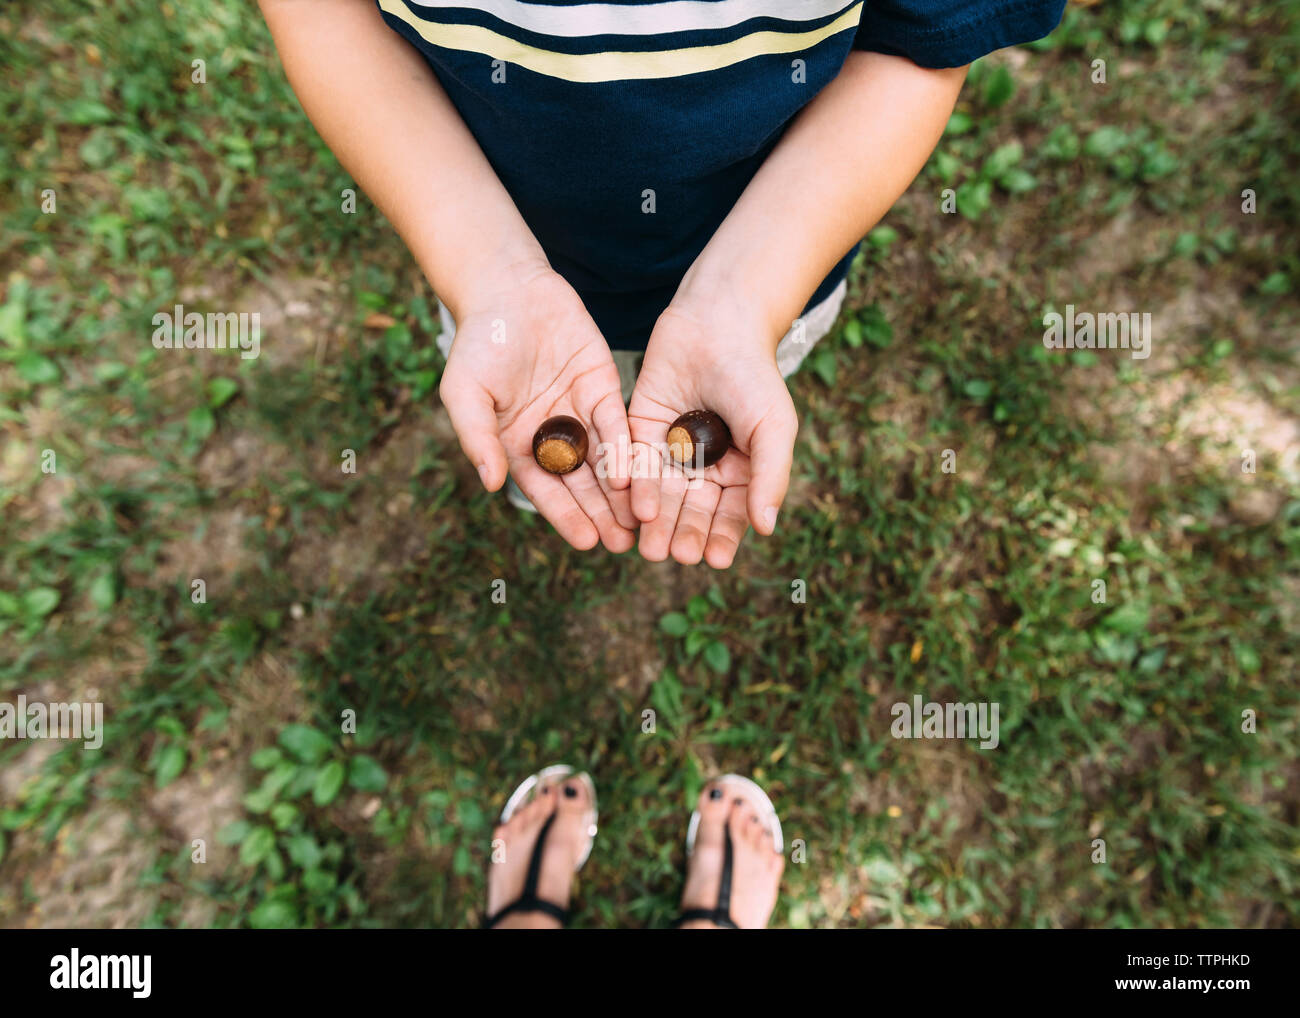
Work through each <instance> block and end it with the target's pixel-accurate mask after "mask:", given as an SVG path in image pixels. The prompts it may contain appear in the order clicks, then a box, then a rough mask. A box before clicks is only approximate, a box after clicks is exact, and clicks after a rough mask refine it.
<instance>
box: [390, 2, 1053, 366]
mask: <svg viewBox="0 0 1300 1018" xmlns="http://www.w3.org/2000/svg"><path fill="white" fill-rule="evenodd" d="M377 2H378V5H379V8H380V10H381V11H383V15H384V19H385V21H387V23H388V24H389V26H390V27H391V28H393V29H394V30H395V31H396V32H398V33H399V34H401V35H402V36H403V37H404V38H405V39H407V40H408V41H409V42H410V43H411V44H412V45H414V46H415V47H416V48H417V49H418V50H419V51H420V53H421V54H422V55H423V56H424V58H425V60H427V61H428V63H429V65H430V66H431V67H432V68H433V71H434V73H435V74H436V75H437V77H438V80H439V81H440V82H441V83H442V86H443V88H445V89H446V91H447V94H448V96H449V97H450V98H451V101H452V102H453V103H454V104H455V106H456V108H457V110H459V111H460V115H461V117H462V118H463V119H464V120H465V123H466V124H467V125H468V127H469V129H470V131H471V132H472V133H473V134H474V136H475V138H477V139H478V143H479V145H480V146H481V147H482V149H483V152H484V154H485V155H486V156H487V158H488V161H489V162H490V163H491V164H492V167H493V169H495V170H496V173H497V175H498V176H499V177H500V178H501V181H502V183H503V184H504V185H505V187H506V189H507V190H508V191H509V192H510V195H511V197H512V198H513V199H514V201H515V204H516V205H517V206H518V207H519V211H520V213H521V214H522V215H523V217H524V220H525V221H526V222H527V223H528V226H529V227H530V228H531V229H532V231H533V233H534V235H535V236H536V237H537V239H538V241H539V242H540V244H541V245H542V248H543V250H545V252H546V254H547V257H548V258H549V259H550V261H551V265H552V266H553V267H554V268H555V270H556V271H557V272H559V273H560V274H561V275H562V276H564V278H565V279H567V280H568V281H569V283H570V284H572V285H573V287H574V288H575V289H576V290H577V292H578V293H579V295H580V296H581V297H582V299H583V302H584V303H585V304H586V306H587V310H588V311H589V312H590V313H591V315H592V317H593V318H594V319H595V321H596V324H597V325H598V326H599V327H600V329H601V332H602V333H603V334H604V336H605V339H606V340H607V341H608V342H609V344H610V346H611V347H613V348H615V349H643V348H644V347H645V345H646V341H647V339H648V338H649V336H650V330H651V329H652V328H653V326H654V323H655V320H656V319H657V318H658V317H659V314H660V312H662V311H663V309H664V308H665V307H667V305H668V302H669V300H670V299H671V298H672V296H673V293H674V292H675V291H676V289H677V285H678V283H679V282H680V281H681V278H682V276H683V275H684V274H685V273H686V270H687V269H688V268H690V266H691V263H692V262H693V261H694V260H695V258H696V256H697V255H698V254H699V253H700V251H701V250H703V248H704V245H705V244H707V243H708V241H709V239H710V238H711V237H712V236H713V233H714V231H715V230H716V229H717V228H718V226H719V224H721V222H722V220H723V219H724V218H725V217H726V215H727V213H728V212H730V211H731V208H732V206H733V205H734V204H735V203H736V200H737V199H738V198H739V197H740V195H741V192H743V191H744V189H745V187H746V186H747V185H748V183H749V181H750V180H751V179H752V178H753V176H754V174H755V173H756V172H757V171H758V168H759V166H761V165H762V162H763V160H764V159H765V158H766V157H767V154H768V153H769V152H771V151H772V148H773V147H774V146H775V145H776V143H777V141H778V140H780V137H781V134H782V132H783V131H784V130H785V127H786V126H787V125H788V124H789V122H790V120H791V119H792V118H793V117H794V115H795V114H796V113H798V112H799V110H800V109H802V108H803V107H804V106H805V105H807V104H808V102H809V101H811V100H812V98H813V97H814V96H815V95H816V94H817V93H818V92H819V91H820V90H821V89H822V88H823V87H825V86H826V85H827V84H828V83H829V82H830V81H831V80H832V79H833V78H834V77H835V75H836V74H837V73H838V72H839V70H840V67H841V66H842V65H843V63H844V60H845V58H846V57H847V56H848V54H849V53H850V52H851V51H852V50H854V49H866V50H875V51H878V52H882V53H890V54H895V55H899V56H904V57H908V58H909V59H911V60H913V61H915V62H916V63H918V64H920V65H921V66H923V67H958V66H961V65H962V64H967V63H970V62H971V61H972V60H974V59H976V58H977V57H980V56H983V55H984V54H985V53H988V52H990V51H992V50H994V49H998V48H1000V47H1002V46H1008V45H1012V44H1015V43H1021V42H1027V41H1030V40H1032V39H1036V38H1040V37H1041V36H1044V35H1046V34H1047V33H1048V32H1050V31H1051V30H1052V29H1053V28H1054V27H1055V26H1056V24H1057V22H1058V21H1059V20H1060V17H1061V12H1062V10H1063V8H1064V6H1065V0H1020V2H1016V0H972V2H963V0H883V2H871V0H866V2H864V0H853V2H846V0H655V2H646V0H623V2H620V3H587V2H581V3H578V2H573V0H545V2H528V3H524V2H521V0H438V2H433V0H431V2H423V3H422V2H418V0H377ZM851 257H852V252H848V253H846V255H845V257H844V258H843V260H841V262H840V263H839V264H838V265H837V266H836V267H835V269H834V270H833V271H832V272H831V274H830V275H829V276H828V277H827V278H826V280H825V281H824V282H823V283H822V285H821V286H820V287H818V289H817V292H816V293H814V294H813V295H812V297H811V299H810V300H809V302H808V304H809V306H812V305H813V304H816V303H817V302H818V301H820V300H821V299H823V298H824V297H826V296H827V295H828V294H829V293H830V292H831V290H833V289H834V288H835V286H836V285H838V283H839V281H840V280H841V279H842V278H843V277H844V274H845V272H846V270H847V268H848V264H849V261H850V260H851Z"/></svg>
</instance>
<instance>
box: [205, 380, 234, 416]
mask: <svg viewBox="0 0 1300 1018" xmlns="http://www.w3.org/2000/svg"><path fill="white" fill-rule="evenodd" d="M238 391H239V383H238V382H236V381H235V380H234V379H233V378H214V379H212V381H210V382H209V383H208V406H209V407H211V408H212V409H213V410H216V409H218V408H220V407H223V406H225V405H226V404H227V403H229V402H230V400H231V399H232V398H233V397H234V395H235V393H237V392H238Z"/></svg>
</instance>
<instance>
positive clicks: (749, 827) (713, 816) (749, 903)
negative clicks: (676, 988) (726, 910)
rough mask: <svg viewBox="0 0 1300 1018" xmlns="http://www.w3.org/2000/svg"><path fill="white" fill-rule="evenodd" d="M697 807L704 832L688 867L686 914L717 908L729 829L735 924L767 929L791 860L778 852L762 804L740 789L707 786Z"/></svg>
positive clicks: (689, 925)
mask: <svg viewBox="0 0 1300 1018" xmlns="http://www.w3.org/2000/svg"><path fill="white" fill-rule="evenodd" d="M697 808H698V809H699V811H700V827H699V831H698V832H697V833H696V835H695V851H694V852H693V853H692V854H691V857H690V859H689V860H688V861H687V863H686V887H685V888H684V889H683V890H682V905H681V910H682V911H683V912H685V911H687V910H688V909H696V908H703V909H710V910H712V909H713V908H715V907H716V906H717V904H718V890H719V888H720V887H721V885H722V862H723V857H724V853H725V845H724V839H723V830H724V825H725V829H726V830H729V831H730V832H731V905H730V913H731V919H732V921H733V922H734V923H735V924H736V925H737V926H739V927H740V928H741V929H743V930H761V929H763V928H764V927H765V926H767V920H768V917H769V916H771V914H772V909H773V908H774V907H776V895H777V890H778V889H779V888H780V886H781V872H782V870H784V869H785V856H783V855H782V854H781V853H780V852H778V851H777V850H776V846H775V845H774V844H773V841H772V832H771V831H770V830H769V829H768V828H767V827H766V826H765V825H764V823H763V821H762V820H761V819H760V817H761V814H760V812H759V809H758V807H757V805H756V804H755V803H753V802H752V801H750V800H749V799H747V798H744V797H743V793H742V791H741V790H740V789H739V788H737V786H736V785H734V784H731V785H725V786H724V785H722V784H719V783H717V782H710V783H709V784H707V785H705V786H704V790H703V791H702V792H701V793H700V801H699V805H698V807H697ZM681 928H682V929H684V930H689V929H701V930H716V929H719V927H718V926H716V925H715V924H714V923H711V922H709V921H708V920H704V919H694V920H691V921H690V922H685V923H682V925H681Z"/></svg>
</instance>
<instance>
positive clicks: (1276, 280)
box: [1259, 271, 1291, 296]
mask: <svg viewBox="0 0 1300 1018" xmlns="http://www.w3.org/2000/svg"><path fill="white" fill-rule="evenodd" d="M1259 292H1260V293H1266V294H1270V295H1273V296H1277V295H1280V294H1284V293H1290V292H1291V280H1289V279H1287V277H1286V273H1285V272H1282V271H1278V272H1271V273H1269V274H1268V276H1267V277H1265V279H1264V281H1263V282H1262V283H1260V284H1259Z"/></svg>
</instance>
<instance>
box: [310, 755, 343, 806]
mask: <svg viewBox="0 0 1300 1018" xmlns="http://www.w3.org/2000/svg"><path fill="white" fill-rule="evenodd" d="M345 777H346V771H345V770H344V768H343V764H341V763H340V762H339V761H337V760H331V761H330V762H329V763H327V764H326V765H325V766H324V767H322V768H321V769H320V773H319V774H317V775H316V787H315V788H313V789H312V792H311V799H312V802H314V803H315V804H316V805H317V806H328V805H329V804H330V803H331V802H333V801H334V800H335V799H336V798H337V797H338V794H339V790H340V789H342V788H343V779H344V778H345Z"/></svg>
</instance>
